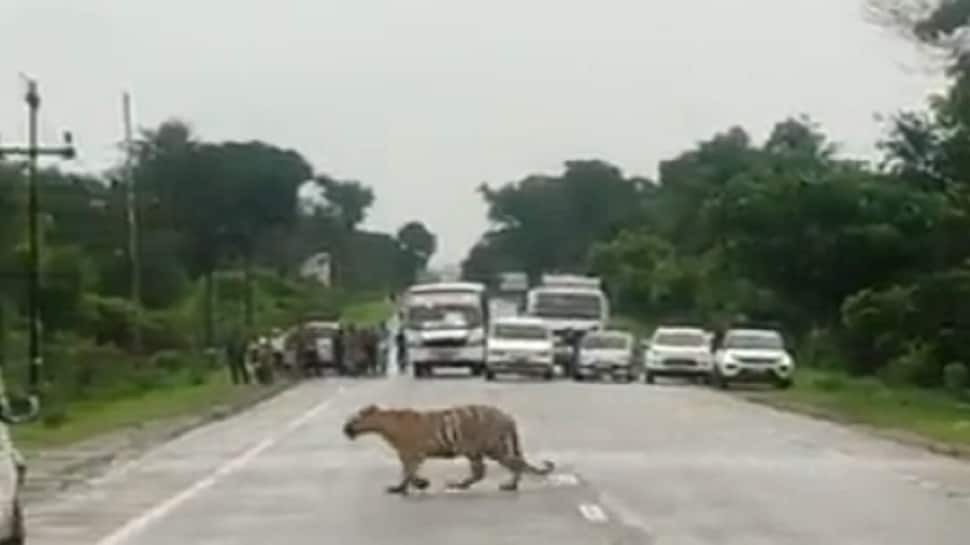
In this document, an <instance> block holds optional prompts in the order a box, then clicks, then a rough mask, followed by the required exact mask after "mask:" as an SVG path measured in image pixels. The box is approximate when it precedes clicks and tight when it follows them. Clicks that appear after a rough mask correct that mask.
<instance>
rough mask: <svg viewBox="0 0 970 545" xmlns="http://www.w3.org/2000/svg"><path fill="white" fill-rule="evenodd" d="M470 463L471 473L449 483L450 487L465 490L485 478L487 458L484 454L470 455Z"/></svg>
mask: <svg viewBox="0 0 970 545" xmlns="http://www.w3.org/2000/svg"><path fill="white" fill-rule="evenodd" d="M468 463H469V464H470V465H471V475H469V476H468V477H466V478H465V479H463V480H461V481H457V482H450V483H448V488H452V489H455V490H464V489H466V488H468V487H470V486H471V485H473V484H475V483H477V482H478V481H480V480H482V479H484V478H485V459H484V458H482V456H480V455H478V456H468Z"/></svg>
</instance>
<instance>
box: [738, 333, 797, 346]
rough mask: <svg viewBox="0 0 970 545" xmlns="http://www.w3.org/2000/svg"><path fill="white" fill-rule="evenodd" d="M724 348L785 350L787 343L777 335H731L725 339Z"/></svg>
mask: <svg viewBox="0 0 970 545" xmlns="http://www.w3.org/2000/svg"><path fill="white" fill-rule="evenodd" d="M724 348H740V349H746V348H747V349H758V350H783V349H784V348H785V342H784V341H782V339H781V335H779V334H777V333H729V334H728V335H727V336H725V338H724Z"/></svg>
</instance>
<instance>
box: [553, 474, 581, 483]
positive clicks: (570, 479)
mask: <svg viewBox="0 0 970 545" xmlns="http://www.w3.org/2000/svg"><path fill="white" fill-rule="evenodd" d="M549 482H550V483H552V485H553V486H577V485H578V484H579V478H578V477H576V476H575V475H573V474H572V473H554V474H552V475H550V476H549Z"/></svg>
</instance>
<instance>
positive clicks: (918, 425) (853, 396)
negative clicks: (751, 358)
mask: <svg viewBox="0 0 970 545" xmlns="http://www.w3.org/2000/svg"><path fill="white" fill-rule="evenodd" d="M753 395H755V396H756V397H763V398H766V399H767V400H768V401H769V402H771V401H775V402H777V403H778V404H780V405H782V406H786V405H787V406H790V407H792V406H793V408H795V409H796V410H797V409H798V408H805V409H808V410H810V411H812V412H820V413H821V414H822V415H826V416H830V417H833V418H836V419H839V420H846V421H851V422H856V423H861V424H866V425H869V426H873V427H876V428H882V429H888V430H899V431H904V432H909V433H914V434H917V435H919V436H921V437H923V438H927V439H931V440H933V441H937V442H943V443H948V444H952V445H959V446H961V447H970V397H965V398H964V399H962V400H961V399H957V398H956V397H954V396H953V395H952V394H949V393H947V392H944V391H942V390H925V389H918V388H911V387H890V386H887V385H886V384H884V383H882V382H881V381H879V380H877V379H874V378H853V377H849V376H847V375H845V374H840V373H836V372H831V371H819V370H814V369H801V370H799V372H798V375H797V376H796V383H795V386H794V387H793V388H791V389H790V390H788V391H783V392H773V393H767V394H761V393H758V394H753Z"/></svg>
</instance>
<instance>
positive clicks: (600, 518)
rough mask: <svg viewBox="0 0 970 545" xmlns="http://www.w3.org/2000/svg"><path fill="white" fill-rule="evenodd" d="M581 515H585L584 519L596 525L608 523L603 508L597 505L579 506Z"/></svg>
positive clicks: (582, 504)
mask: <svg viewBox="0 0 970 545" xmlns="http://www.w3.org/2000/svg"><path fill="white" fill-rule="evenodd" d="M579 513H580V514H581V515H583V518H584V519H586V520H588V521H590V522H593V523H596V524H602V523H604V522H606V521H607V516H606V511H603V508H602V507H600V506H599V505H596V504H595V503H581V504H579Z"/></svg>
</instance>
